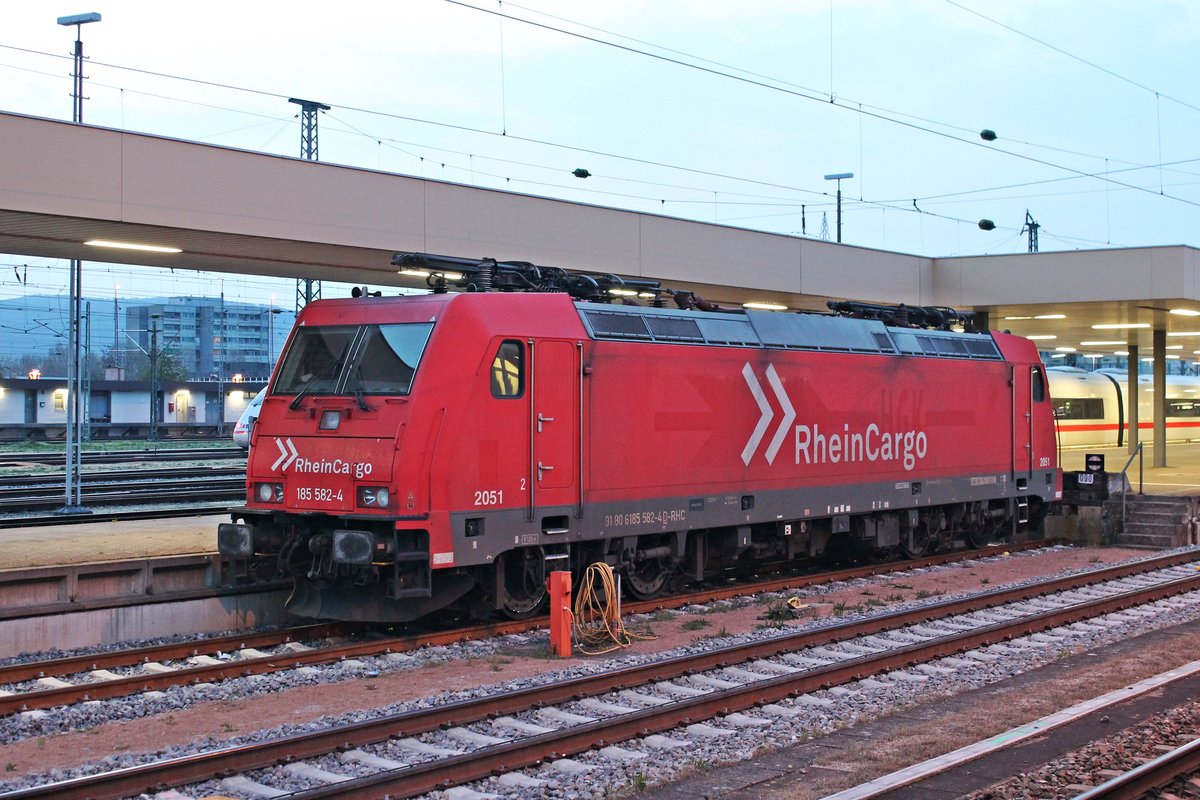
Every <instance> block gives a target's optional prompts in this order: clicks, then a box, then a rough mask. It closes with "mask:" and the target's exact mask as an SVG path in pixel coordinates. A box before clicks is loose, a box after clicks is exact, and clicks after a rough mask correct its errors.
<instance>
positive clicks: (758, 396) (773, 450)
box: [742, 362, 796, 466]
mask: <svg viewBox="0 0 1200 800" xmlns="http://www.w3.org/2000/svg"><path fill="white" fill-rule="evenodd" d="M764 374H765V376H766V378H767V385H768V386H770V387H771V391H772V392H773V393H774V395H775V399H776V400H777V401H778V402H779V408H780V409H781V410H782V411H783V419H781V420H780V421H779V427H778V428H776V429H775V435H774V436H772V437H771V441H770V442H769V443H768V444H767V449H766V450H765V451H764V452H763V455H764V456H766V458H767V463H768V464H774V463H775V456H776V455H778V454H779V448H780V447H782V446H783V440H784V439H786V438H787V435H788V430H789V429H790V427H791V424H792V422H793V421H794V420H795V419H796V409H794V408H793V407H792V401H791V400H790V399H788V396H787V392H786V391H785V390H784V388H783V382H782V381H780V380H779V373H777V372H776V371H775V365H774V364H770V365H768V366H767V370H766V372H765V373H764ZM742 377H743V378H745V379H746V386H748V387H750V394H751V395H753V396H754V402H755V403H758V411H759V414H760V415H761V416H759V418H758V424H757V425H755V426H754V432H753V433H751V434H750V438H749V439H747V440H746V446H745V447H743V448H742V462H743V463H745V465H746V466H750V459H752V458H754V453H755V452H756V451H757V450H758V446H759V445H760V444H761V443H762V440H763V437H764V436H766V435H767V430H768V429H769V428H770V427H771V420H773V419H775V410H774V409H772V408H771V404H770V403H769V402H768V401H767V394H766V392H764V391H763V387H762V384H761V383H760V382H759V380H758V376H757V375H755V374H754V369H753V368H752V367H751V366H750V362H746V365H745V366H744V367H742Z"/></svg>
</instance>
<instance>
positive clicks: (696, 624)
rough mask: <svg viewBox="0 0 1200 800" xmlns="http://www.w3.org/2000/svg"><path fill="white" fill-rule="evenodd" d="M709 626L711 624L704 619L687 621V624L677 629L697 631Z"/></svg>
mask: <svg viewBox="0 0 1200 800" xmlns="http://www.w3.org/2000/svg"><path fill="white" fill-rule="evenodd" d="M711 626H712V623H711V622H709V621H708V620H706V619H689V620H688V621H687V622H685V623H683V624H682V625H680V626H679V629H680V630H683V631H698V630H701V629H703V628H708V627H711Z"/></svg>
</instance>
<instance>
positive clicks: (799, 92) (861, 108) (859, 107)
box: [0, 0, 1200, 206]
mask: <svg viewBox="0 0 1200 800" xmlns="http://www.w3.org/2000/svg"><path fill="white" fill-rule="evenodd" d="M443 2H446V3H449V4H452V5H456V6H460V7H463V8H466V9H470V10H473V11H477V12H481V13H486V14H491V15H496V16H500V17H503V18H505V19H510V20H514V21H517V22H522V23H525V24H528V25H533V26H537V27H540V28H544V29H547V30H550V31H554V32H557V33H561V34H564V35H568V36H573V37H577V38H581V39H585V40H587V41H591V42H594V43H596V44H601V45H606V46H610V47H615V48H618V49H621V50H625V51H628V52H631V53H636V54H639V55H643V56H645V57H648V58H655V59H660V60H663V61H667V62H670V63H674V64H677V65H679V66H682V67H688V68H691V69H696V70H701V71H703V72H706V73H710V74H713V75H717V76H721V77H725V78H728V79H731V80H737V81H743V82H748V83H751V84H753V85H757V86H761V87H762V88H766V89H771V90H775V91H780V92H784V93H787V94H790V95H793V96H796V97H801V98H804V99H809V100H817V101H819V102H822V103H823V104H828V105H835V106H837V107H838V108H841V109H843V110H848V111H852V112H857V113H860V114H864V115H867V116H871V117H875V118H878V119H880V120H883V121H887V122H892V123H895V124H898V125H902V126H905V127H909V128H912V129H915V130H918V131H923V132H925V133H929V134H932V135H935V136H941V137H945V138H949V139H951V140H954V141H957V142H960V143H963V144H967V145H970V146H972V147H983V148H984V149H986V150H988V151H992V152H998V153H1002V154H1006V155H1009V156H1013V157H1015V158H1020V159H1024V160H1027V161H1032V162H1034V163H1037V164H1040V165H1043V166H1048V167H1052V168H1055V169H1060V170H1065V171H1068V172H1072V173H1074V174H1075V176H1076V177H1087V178H1094V179H1097V180H1111V181H1112V182H1113V183H1115V184H1116V185H1119V186H1124V187H1125V188H1129V189H1134V190H1138V191H1145V192H1148V193H1150V194H1154V195H1158V196H1162V197H1164V198H1166V199H1171V200H1176V201H1178V202H1182V203H1186V204H1188V205H1195V206H1200V203H1197V202H1193V201H1190V200H1187V199H1186V198H1181V197H1178V196H1175V195H1169V194H1165V193H1160V192H1158V191H1154V190H1153V189H1149V188H1147V187H1140V186H1137V185H1135V184H1126V183H1123V182H1121V181H1116V180H1112V179H1110V178H1107V177H1105V176H1104V175H1103V174H1101V173H1095V172H1087V171H1084V170H1078V169H1075V168H1073V167H1069V166H1066V165H1061V164H1055V163H1053V162H1050V161H1046V160H1044V159H1039V158H1035V157H1033V156H1028V155H1024V154H1021V153H1015V152H1013V151H1011V150H1006V149H1004V148H1000V147H995V146H992V145H986V144H984V143H982V142H979V141H975V140H974V139H973V137H972V138H964V137H960V136H954V135H950V134H946V133H944V132H942V131H937V130H934V129H932V128H929V127H926V126H924V125H919V124H916V123H915V122H906V121H904V120H903V119H899V118H896V117H899V116H906V117H908V118H910V119H914V120H924V119H925V118H921V117H916V116H913V115H903V114H901V113H899V112H892V111H890V110H888V111H887V112H886V113H884V112H883V111H874V110H871V109H874V108H878V107H874V106H870V105H867V104H861V103H860V104H851V103H849V101H846V100H845V99H837V98H827V97H826V96H823V95H821V94H819V93H817V92H816V90H811V89H804V88H790V87H795V85H794V84H787V83H786V82H781V81H778V80H776V79H773V78H766V77H765V76H759V74H758V73H752V72H746V73H745V74H746V75H750V76H753V77H743V76H741V75H735V74H733V73H732V72H728V71H722V70H721V69H717V68H715V67H712V68H710V67H705V66H703V64H694V63H690V62H688V61H685V60H683V59H682V58H673V57H668V56H663V55H660V54H657V53H651V52H648V51H645V50H640V49H638V48H634V47H629V46H627V45H622V44H619V43H616V42H608V41H605V40H604V39H600V38H598V37H593V36H586V35H584V34H580V33H577V32H574V31H568V30H565V29H562V28H556V27H554V26H552V25H546V24H544V23H539V22H536V21H533V20H527V19H524V18H522V17H518V16H514V15H512V14H507V13H505V12H502V11H494V10H492V9H487V8H480V7H478V6H474V5H472V4H470V3H466V2H462V0H443ZM510 5H511V4H510ZM517 7H519V8H521V7H520V6H517ZM535 13H539V12H535ZM655 47H657V46H655ZM0 48H6V49H11V50H16V51H20V52H26V53H33V54H38V55H44V56H51V57H55V58H65V57H64V56H59V55H57V54H52V53H45V52H43V51H37V50H32V49H29V48H23V47H17V46H14V45H5V44H0ZM662 49H664V50H665V48H662ZM666 52H678V51H670V50H666ZM681 55H682V54H681ZM688 58H695V57H692V56H688ZM90 62H91V63H92V64H93V65H95V66H105V67H109V68H112V69H118V70H124V71H129V72H133V73H136V74H142V75H149V76H154V77H162V78H168V79H173V80H180V81H185V82H189V83H196V84H199V85H202V86H208V87H214V88H222V89H228V90H232V91H240V92H246V93H251V94H255V95H259V96H264V97H273V98H281V99H286V98H287V95H286V94H284V93H280V92H270V91H266V90H262V89H255V88H250V87H243V86H237V85H234V84H228V83H223V82H220V81H209V80H204V79H199V78H190V77H184V76H179V75H173V74H170V73H164V72H160V71H156V70H149V69H142V68H138V67H129V66H124V65H120V64H113V63H109V62H104V61H97V60H94V59H90ZM712 63H714V64H720V62H712ZM722 66H724V65H722ZM728 69H736V68H728ZM339 108H342V109H344V110H347V111H354V112H358V113H363V114H371V115H376V116H382V117H386V118H391V119H397V120H404V121H409V122H414V123H418V124H427V125H433V126H437V127H442V128H446V129H450V130H459V131H463V132H468V133H474V134H480V135H485V136H493V137H499V138H502V139H508V140H512V141H524V142H528V143H532V144H538V145H542V146H546V147H552V148H561V149H567V150H572V151H575V152H578V153H584V154H588V155H596V156H601V157H606V158H614V159H618V160H623V161H628V162H631V163H638V164H645V165H651V166H657V167H662V168H667V169H676V170H681V171H685V172H690V173H693V174H700V175H709V176H712V177H720V178H723V179H729V180H735V181H743V182H747V183H751V184H757V185H763V186H772V187H775V188H783V189H788V190H792V191H811V192H813V193H814V194H816V193H817V192H815V191H813V190H803V189H799V188H798V187H794V186H788V185H784V184H779V183H774V182H769V181H760V180H756V179H750V178H745V177H741V176H734V175H727V174H723V173H719V172H715V171H711V170H698V169H693V168H688V167H682V166H679V165H673V164H668V163H665V162H660V161H655V160H653V159H640V158H636V157H632V156H625V155H622V154H618V153H612V152H607V151H602V150H597V149H592V148H582V147H578V146H574V145H568V144H562V143H559V142H553V141H549V140H545V139H538V138H536V137H526V136H520V135H517V134H514V133H513V132H511V131H507V130H503V131H495V130H488V129H485V128H478V127H475V126H469V125H461V124H453V123H446V122H439V121H436V120H430V119H425V118H421V117H415V116H410V115H403V114H395V113H392V112H384V111H379V110H375V109H368V108H362V107H357V106H352V105H346V104H339ZM889 113H892V114H895V115H896V116H895V117H893V116H888V114H889ZM931 124H937V125H940V126H943V127H951V126H948V125H946V124H945V123H940V122H939V123H931ZM956 129H957V130H960V131H966V130H967V129H966V128H962V127H957V128H956ZM377 141H378V140H377ZM1013 141H1016V140H1013ZM1026 144H1029V143H1026ZM1033 146H1041V145H1033ZM1067 152H1073V151H1067ZM1081 155H1086V154H1081ZM1090 157H1092V158H1102V157H1101V156H1090ZM1104 158H1110V160H1113V161H1121V163H1136V162H1126V161H1124V160H1120V159H1115V158H1111V157H1104ZM1146 166H1151V165H1146Z"/></svg>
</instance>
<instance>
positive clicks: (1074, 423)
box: [1046, 367, 1200, 447]
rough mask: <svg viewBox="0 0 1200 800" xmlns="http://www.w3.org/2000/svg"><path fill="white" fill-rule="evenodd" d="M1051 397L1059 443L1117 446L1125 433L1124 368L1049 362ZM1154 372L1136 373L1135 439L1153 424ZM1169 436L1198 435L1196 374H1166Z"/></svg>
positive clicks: (1148, 433)
mask: <svg viewBox="0 0 1200 800" xmlns="http://www.w3.org/2000/svg"><path fill="white" fill-rule="evenodd" d="M1046 376H1047V378H1049V381H1050V397H1051V398H1052V399H1053V401H1054V418H1055V419H1054V421H1055V425H1056V426H1057V428H1058V439H1059V444H1060V445H1061V446H1063V447H1073V446H1081V445H1090V446H1099V447H1121V446H1123V445H1125V444H1126V443H1127V441H1128V435H1129V411H1128V409H1129V391H1128V382H1129V380H1128V375H1127V374H1126V373H1125V371H1124V370H1115V369H1099V370H1096V371H1094V372H1087V371H1086V370H1082V369H1079V368H1077V367H1050V368H1049V369H1047V370H1046ZM1152 391H1153V377H1152V376H1150V375H1139V376H1138V430H1139V431H1141V435H1140V436H1139V439H1141V440H1143V441H1146V440H1149V438H1150V437H1151V436H1152V431H1153V428H1154V408H1153V404H1152V402H1151V394H1152ZM1166 400H1167V441H1169V442H1170V441H1174V442H1180V441H1189V440H1192V439H1200V377H1194V376H1191V375H1168V376H1167V398H1166Z"/></svg>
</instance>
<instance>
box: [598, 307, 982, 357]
mask: <svg viewBox="0 0 1200 800" xmlns="http://www.w3.org/2000/svg"><path fill="white" fill-rule="evenodd" d="M578 309H579V315H580V317H581V318H582V320H583V324H584V327H586V328H587V329H588V333H590V334H591V336H592V338H594V339H612V340H620V341H645V342H662V343H675V344H709V345H726V346H729V345H732V346H741V347H768V348H783V349H788V350H817V351H833V352H843V353H845V352H851V353H879V354H882V355H919V356H932V357H943V358H970V359H983V360H990V361H999V360H1002V359H1003V356H1002V355H1001V353H1000V350H999V348H998V347H997V345H996V342H995V340H994V339H993V338H992V336H991V335H990V334H987V333H959V332H955V331H938V330H926V329H922V328H903V327H896V326H891V325H886V324H884V323H883V322H882V321H880V320H874V319H855V318H851V317H842V316H834V315H830V314H813V313H799V314H785V313H780V312H777V311H755V310H751V309H747V310H746V311H745V312H737V313H722V312H711V311H677V310H674V309H669V308H645V307H630V306H609V305H603V304H592V303H581V304H579V305H578Z"/></svg>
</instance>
